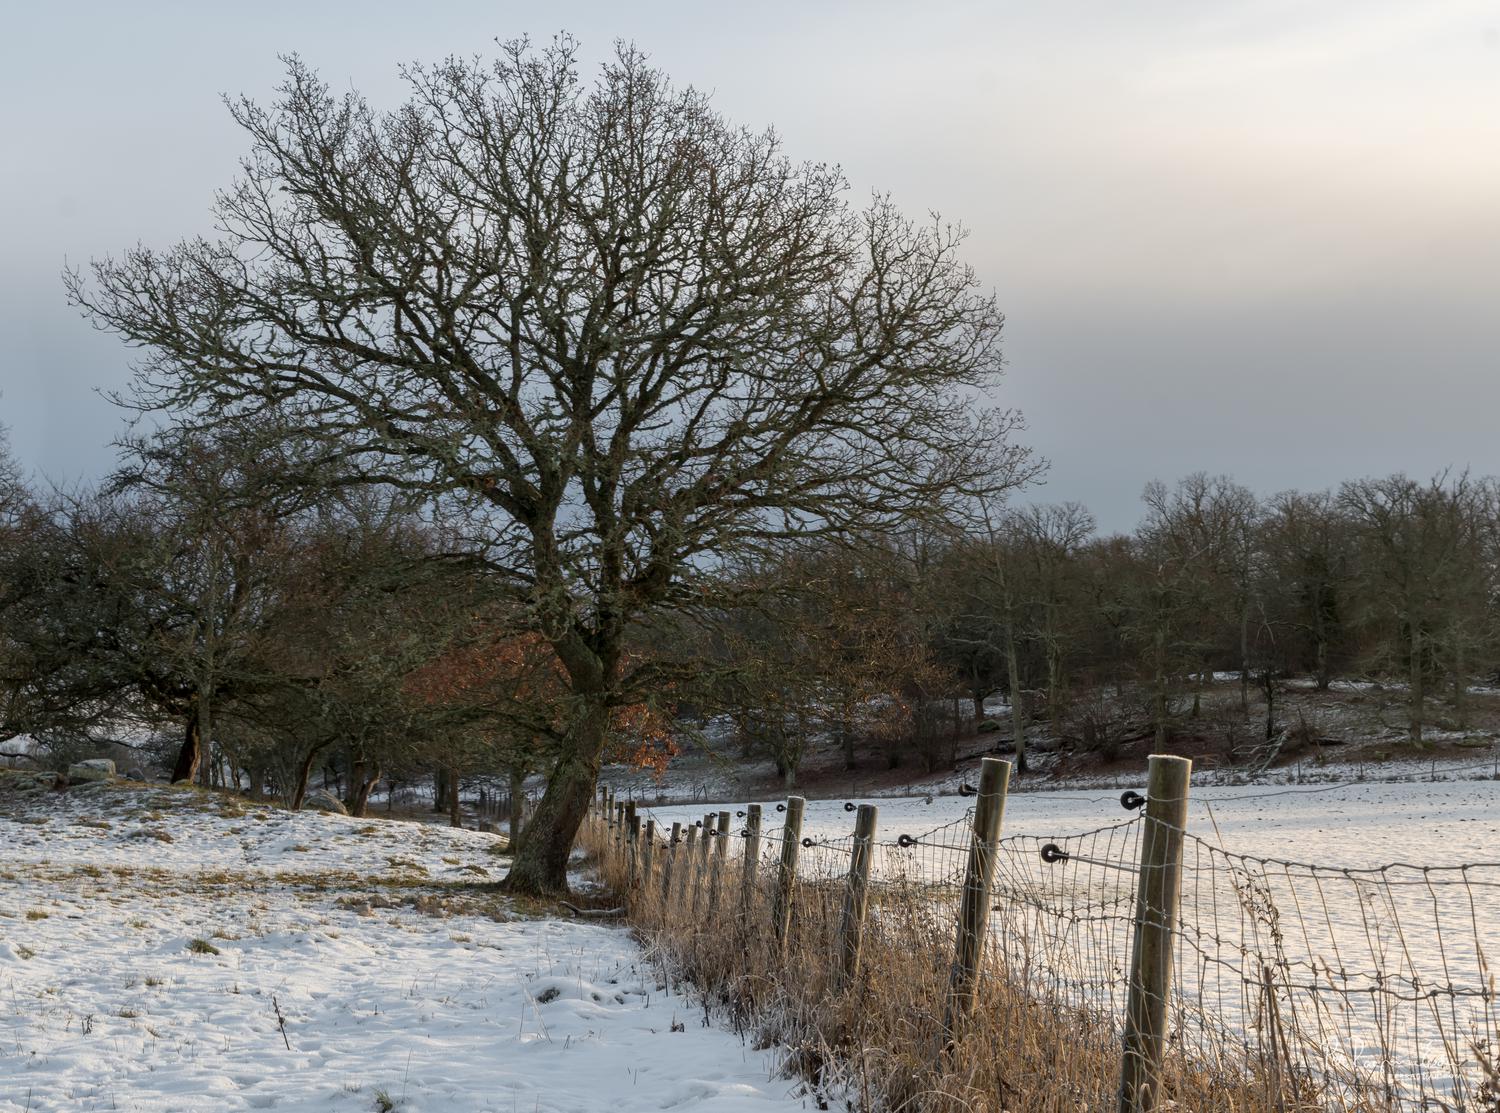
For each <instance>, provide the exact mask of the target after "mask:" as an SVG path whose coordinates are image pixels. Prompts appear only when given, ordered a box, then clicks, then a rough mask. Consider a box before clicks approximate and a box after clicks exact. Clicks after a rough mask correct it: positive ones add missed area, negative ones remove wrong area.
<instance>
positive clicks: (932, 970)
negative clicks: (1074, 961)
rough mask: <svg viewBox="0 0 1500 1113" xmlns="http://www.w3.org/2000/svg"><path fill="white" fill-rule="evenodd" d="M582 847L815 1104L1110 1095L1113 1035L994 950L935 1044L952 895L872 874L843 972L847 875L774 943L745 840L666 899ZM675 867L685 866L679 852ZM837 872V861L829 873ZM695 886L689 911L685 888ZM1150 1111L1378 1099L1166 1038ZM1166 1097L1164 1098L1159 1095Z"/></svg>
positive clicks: (662, 956)
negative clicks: (864, 912) (1038, 987)
mask: <svg viewBox="0 0 1500 1113" xmlns="http://www.w3.org/2000/svg"><path fill="white" fill-rule="evenodd" d="M583 844H584V846H585V847H586V849H587V850H588V852H589V854H590V856H591V857H592V858H593V859H594V861H595V864H596V867H597V868H598V871H599V874H600V878H601V880H602V881H603V882H604V883H605V884H606V885H608V886H609V887H610V888H611V889H613V890H614V891H616V892H617V893H621V894H625V896H626V901H625V903H626V904H627V907H628V909H629V913H628V915H629V919H630V922H631V923H632V924H633V926H634V927H635V929H636V931H637V932H638V934H639V936H640V938H641V940H642V942H643V944H644V946H645V948H646V950H647V953H648V955H650V956H652V958H653V960H654V961H656V962H657V964H658V965H659V967H660V969H661V971H662V973H663V976H664V978H665V979H666V980H667V981H668V983H669V984H670V983H672V982H677V983H679V984H680V985H681V986H690V987H692V989H693V991H694V992H695V993H696V995H697V996H698V997H699V999H700V1000H701V1001H702V1002H703V1006H704V1008H705V1010H719V1011H720V1012H721V1013H722V1015H725V1016H727V1017H728V1018H729V1019H730V1021H731V1023H732V1024H733V1025H734V1026H735V1027H736V1028H737V1029H738V1030H740V1031H742V1032H744V1033H746V1034H748V1035H749V1036H750V1037H751V1038H752V1039H753V1040H754V1041H755V1042H756V1044H757V1046H764V1047H769V1046H779V1047H781V1048H783V1049H784V1051H785V1055H786V1068H787V1071H788V1073H789V1074H791V1075H795V1076H798V1077H800V1078H802V1079H803V1080H804V1081H805V1082H806V1084H807V1086H808V1089H809V1091H810V1092H811V1093H812V1094H813V1095H814V1096H815V1097H818V1098H820V1099H828V1100H830V1101H833V1100H839V1101H846V1102H849V1103H850V1105H851V1106H852V1108H854V1109H857V1110H864V1111H877V1110H881V1111H884V1110H889V1111H901V1113H914V1111H917V1110H921V1111H923V1113H1002V1111H1004V1113H1022V1111H1025V1113H1083V1111H1095V1110H1098V1111H1105V1110H1109V1111H1113V1110H1114V1109H1115V1108H1116V1107H1117V1103H1118V1086H1119V1073H1120V1055H1121V1051H1120V1041H1119V1035H1118V1030H1117V1027H1116V1025H1115V1024H1114V1023H1113V1021H1112V1019H1111V1018H1109V1017H1107V1016H1103V1015H1096V1014H1092V1013H1091V1012H1090V1011H1089V1010H1086V1009H1080V1008H1078V1007H1076V1006H1069V1005H1064V1004H1060V1003H1057V1002H1053V1001H1048V1000H1047V999H1045V998H1043V997H1039V996H1037V995H1034V994H1033V993H1032V992H1029V991H1028V990H1027V989H1026V988H1024V983H1025V981H1026V977H1025V973H1024V972H1021V971H1016V972H1014V973H1012V972H1010V971H1007V970H1006V969H1004V968H1003V966H1002V965H1001V962H1000V959H999V957H998V954H997V953H996V952H995V951H994V950H993V949H991V950H990V951H989V952H987V955H986V965H985V967H984V969H983V970H982V973H981V985H980V992H979V995H978V1002H977V1006H976V1008H975V1011H974V1013H973V1015H972V1017H971V1018H970V1019H969V1020H968V1022H967V1023H966V1024H964V1025H962V1026H961V1027H960V1028H959V1029H958V1030H957V1032H956V1033H955V1035H956V1038H955V1039H953V1040H951V1041H950V1040H948V1039H947V1038H946V1033H945V1029H944V1020H945V1009H946V1006H947V1001H948V984H949V971H950V964H951V962H952V957H953V949H954V936H953V932H954V927H953V925H954V923H955V920H954V918H953V916H952V914H951V913H952V910H953V906H952V903H951V896H950V897H949V898H948V900H947V902H946V903H945V896H944V894H943V893H942V892H935V891H934V889H933V888H932V887H931V886H915V885H914V886H910V887H904V886H902V885H900V884H894V885H882V886H879V887H878V888H877V889H876V890H875V891H874V892H873V893H872V899H871V910H870V915H869V920H868V925H867V928H866V934H865V942H864V948H863V954H862V962H861V967H860V971H859V973H858V975H857V976H856V977H854V978H853V979H852V980H850V981H849V982H848V983H847V984H842V980H841V978H840V977H839V974H838V971H839V970H840V962H839V949H838V948H839V937H840V935H839V921H840V917H841V908H842V900H843V890H844V885H843V881H842V879H841V878H839V877H836V876H829V877H826V878H823V879H821V880H819V879H807V880H802V881H799V883H798V884H797V887H796V891H795V898H794V903H793V909H794V915H793V919H792V926H791V929H790V933H789V936H788V939H787V941H786V945H785V946H784V947H778V946H776V944H775V942H774V940H773V939H772V938H771V933H770V923H771V914H770V906H771V899H772V897H771V882H772V879H773V877H774V869H775V867H774V865H773V864H770V863H767V862H764V861H763V862H762V865H761V868H760V870H759V878H758V884H757V885H756V886H755V887H754V888H753V889H752V890H751V892H750V899H749V902H748V905H747V906H744V907H742V905H741V899H740V898H741V878H742V870H743V866H742V863H741V860H740V859H739V857H738V853H739V849H740V846H741V845H742V844H741V842H740V840H738V839H733V840H732V845H731V847H730V857H729V858H728V859H727V861H726V862H725V865H724V867H723V874H722V877H721V878H720V880H719V883H718V884H719V894H718V900H717V902H716V904H715V905H714V907H713V909H712V911H710V898H709V889H710V887H711V885H712V884H713V880H712V878H713V873H714V870H715V868H716V866H715V861H716V859H715V858H714V856H712V855H710V857H709V864H708V868H707V869H706V870H705V871H703V873H702V876H701V877H700V876H699V871H698V870H697V869H696V868H693V869H691V870H690V881H691V884H690V885H689V886H688V887H687V888H686V891H685V892H683V893H680V894H679V890H678V886H677V885H676V884H675V882H674V885H673V893H672V895H671V897H670V898H669V899H667V900H665V901H664V900H663V899H662V889H661V876H660V870H661V867H660V861H661V856H662V850H661V848H658V850H657V853H656V859H657V869H656V871H655V876H653V877H651V878H649V879H644V878H641V877H640V876H638V875H635V874H634V871H633V868H632V861H631V857H630V855H629V854H628V853H622V852H621V851H620V850H619V849H618V848H617V844H616V843H615V842H614V839H613V833H612V832H608V831H606V830H605V829H603V827H602V825H596V824H594V823H590V824H588V825H586V827H585V832H584V834H583ZM678 849H679V855H678V857H677V859H676V863H675V865H674V869H675V870H677V871H680V870H681V869H682V868H683V862H684V859H685V855H684V854H683V853H682V852H683V851H684V850H685V847H679V848H678ZM829 872H832V871H829ZM694 886H699V887H700V888H699V891H698V895H697V905H696V907H697V914H696V915H694V914H693V908H694V896H693V888H694ZM1162 1086H1163V1098H1164V1099H1165V1101H1164V1103H1163V1108H1165V1109H1176V1110H1179V1111H1185V1110H1195V1111H1210V1110H1212V1111H1220V1110H1223V1111H1235V1113H1273V1111H1274V1113H1302V1111H1310V1110H1322V1109H1337V1110H1340V1111H1342V1113H1366V1111H1369V1113H1373V1111H1374V1110H1376V1109H1382V1110H1383V1109H1386V1108H1387V1106H1386V1104H1385V1103H1384V1102H1382V1101H1379V1100H1376V1099H1375V1098H1373V1097H1372V1098H1371V1099H1368V1100H1366V1099H1362V1098H1351V1097H1349V1096H1348V1095H1347V1094H1343V1095H1341V1096H1340V1097H1338V1098H1337V1099H1334V1098H1332V1097H1329V1096H1328V1095H1321V1094H1319V1093H1318V1092H1317V1090H1316V1088H1315V1087H1314V1086H1312V1085H1311V1084H1310V1083H1309V1082H1308V1081H1307V1080H1306V1079H1305V1078H1302V1079H1299V1078H1296V1077H1294V1076H1293V1075H1291V1074H1289V1073H1288V1072H1287V1071H1286V1070H1284V1069H1281V1067H1280V1065H1279V1064H1278V1063H1276V1062H1274V1061H1270V1060H1267V1059H1265V1058H1264V1057H1260V1056H1256V1055H1252V1054H1247V1053H1246V1052H1245V1050H1244V1048H1243V1047H1238V1048H1234V1047H1230V1046H1228V1045H1226V1046H1224V1047H1222V1048H1218V1049H1216V1051H1215V1053H1214V1054H1213V1055H1211V1056H1204V1055H1201V1054H1199V1055H1195V1056H1193V1057H1189V1056H1187V1055H1186V1054H1184V1053H1183V1052H1182V1051H1181V1050H1180V1049H1177V1048H1169V1051H1168V1055H1167V1061H1166V1063H1165V1064H1164V1069H1163V1079H1162ZM1168 1103H1175V1104H1168Z"/></svg>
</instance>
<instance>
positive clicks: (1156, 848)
mask: <svg viewBox="0 0 1500 1113" xmlns="http://www.w3.org/2000/svg"><path fill="white" fill-rule="evenodd" d="M1192 773H1193V763H1192V762H1191V761H1189V760H1188V759H1187V758H1185V757H1172V756H1170V755H1167V754H1152V755H1151V758H1150V762H1149V772H1148V774H1147V778H1146V816H1145V819H1144V820H1143V821H1142V822H1143V824H1144V825H1143V826H1142V828H1141V862H1140V881H1139V884H1138V885H1137V888H1136V898H1135V941H1134V943H1133V945H1132V947H1131V952H1130V982H1129V990H1128V994H1129V996H1128V997H1127V999H1126V1002H1125V1043H1124V1053H1123V1055H1122V1056H1121V1061H1120V1113H1155V1110H1156V1109H1157V1108H1158V1107H1159V1106H1160V1104H1161V1066H1162V1056H1163V1055H1164V1054H1165V1051H1166V1043H1167V994H1168V992H1169V991H1170V990H1171V988H1172V942H1173V936H1174V934H1175V933H1176V928H1177V904H1178V898H1179V896H1180V892H1181V887H1182V838H1183V829H1184V828H1185V827H1186V826H1187V806H1188V783H1189V780H1190V778H1191V777H1192Z"/></svg>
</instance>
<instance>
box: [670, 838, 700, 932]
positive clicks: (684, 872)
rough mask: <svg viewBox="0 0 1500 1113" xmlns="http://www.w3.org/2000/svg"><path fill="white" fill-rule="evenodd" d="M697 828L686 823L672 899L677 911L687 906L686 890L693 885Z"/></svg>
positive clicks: (696, 855)
mask: <svg viewBox="0 0 1500 1113" xmlns="http://www.w3.org/2000/svg"><path fill="white" fill-rule="evenodd" d="M697 851H698V828H697V827H696V826H695V825H693V824H691V823H689V824H688V825H687V843H686V845H684V846H683V848H682V864H681V866H680V867H679V868H678V870H677V893H676V895H675V896H674V898H673V900H674V901H675V902H676V904H677V907H678V909H679V911H682V910H686V908H687V894H688V890H689V889H691V888H692V886H693V863H694V862H695V861H696V860H697V857H698V854H697Z"/></svg>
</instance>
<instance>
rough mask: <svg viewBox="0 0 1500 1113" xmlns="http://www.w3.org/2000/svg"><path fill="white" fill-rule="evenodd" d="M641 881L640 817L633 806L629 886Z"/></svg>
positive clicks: (632, 886)
mask: <svg viewBox="0 0 1500 1113" xmlns="http://www.w3.org/2000/svg"><path fill="white" fill-rule="evenodd" d="M640 883H641V817H640V816H638V815H636V814H635V808H634V806H632V807H631V809H630V887H631V888H632V889H634V888H636V887H637V886H639V885H640Z"/></svg>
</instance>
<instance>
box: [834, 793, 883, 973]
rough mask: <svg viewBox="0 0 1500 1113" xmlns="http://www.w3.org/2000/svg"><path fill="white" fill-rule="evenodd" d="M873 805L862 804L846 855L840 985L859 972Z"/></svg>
mask: <svg viewBox="0 0 1500 1113" xmlns="http://www.w3.org/2000/svg"><path fill="white" fill-rule="evenodd" d="M877 814H879V809H878V808H876V807H875V805H874V804H861V805H860V806H859V812H858V813H857V814H856V815H855V817H854V844H853V847H852V849H851V852H850V855H849V886H848V888H847V889H845V890H844V913H843V916H841V917H840V919H839V951H840V953H841V956H842V958H843V963H842V966H841V967H840V979H839V984H840V985H841V986H845V985H848V984H849V983H850V982H852V981H853V980H854V978H855V976H856V975H857V974H858V973H859V949H860V946H861V944H863V942H864V938H865V912H866V911H867V910H868V908H869V906H870V859H871V858H872V857H873V852H874V849H875V846H874V844H875V817H876V816H877Z"/></svg>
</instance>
